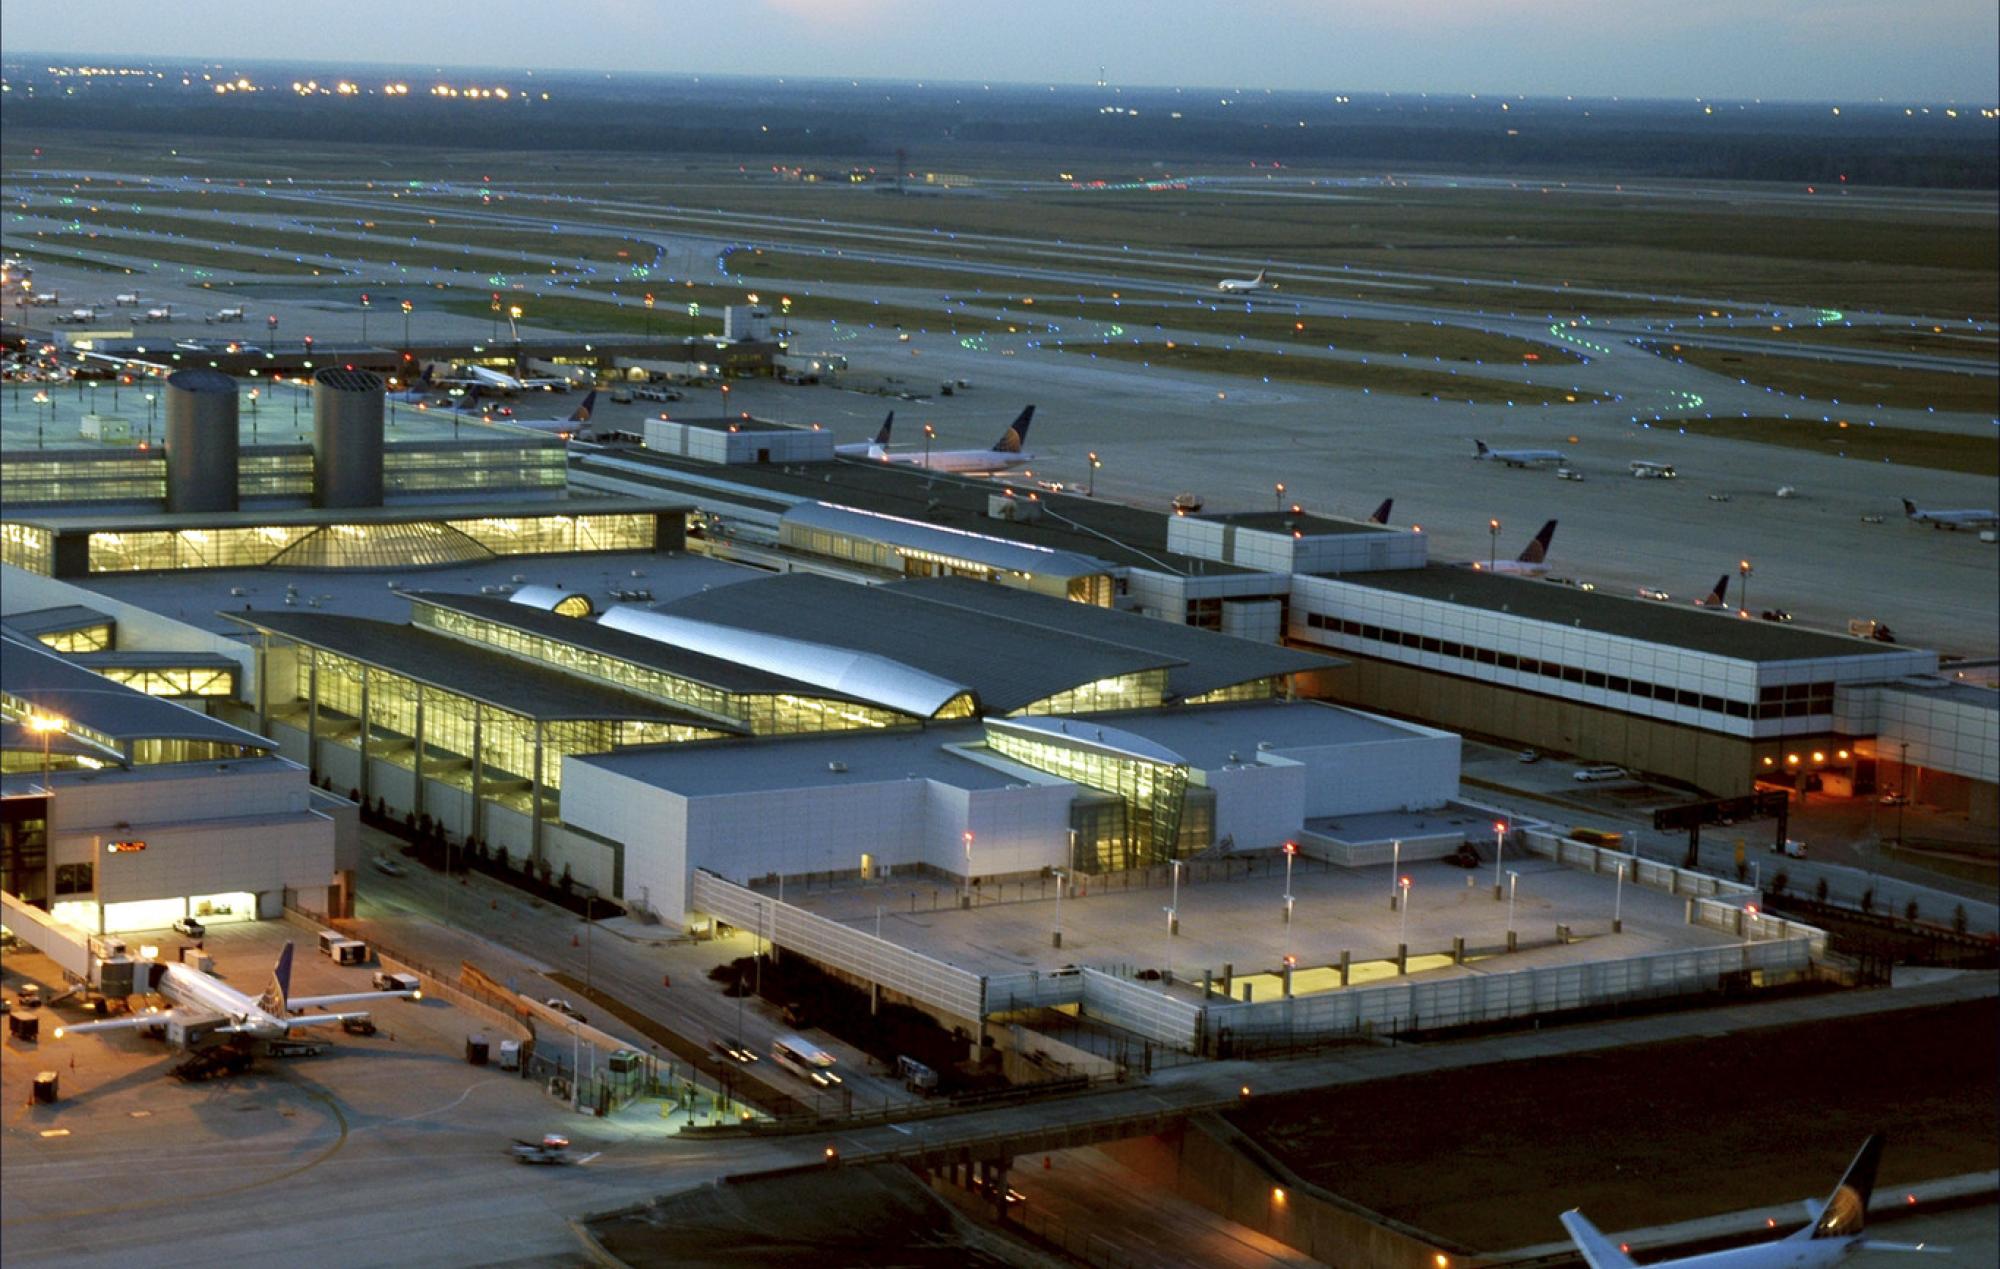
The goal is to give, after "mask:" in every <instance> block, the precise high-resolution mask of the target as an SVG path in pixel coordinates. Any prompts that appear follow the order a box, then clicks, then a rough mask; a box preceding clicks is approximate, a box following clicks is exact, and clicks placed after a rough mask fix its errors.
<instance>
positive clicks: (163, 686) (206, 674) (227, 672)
mask: <svg viewBox="0 0 2000 1269" xmlns="http://www.w3.org/2000/svg"><path fill="white" fill-rule="evenodd" d="M92 668H94V669H96V670H97V672H98V673H99V674H102V675H103V676H104V677H105V678H107V679H110V680H111V681H112V682H114V683H123V684H124V685H125V686H127V687H129V688H132V689H134V690H136V691H140V692H144V693H145V694H146V695H148V696H166V697H181V696H229V697H233V696H235V695H236V671H235V669H234V668H225V667H222V666H178V667H176V666H164V667H161V666H149V667H145V668H138V667H134V666H123V665H110V666H103V667H92Z"/></svg>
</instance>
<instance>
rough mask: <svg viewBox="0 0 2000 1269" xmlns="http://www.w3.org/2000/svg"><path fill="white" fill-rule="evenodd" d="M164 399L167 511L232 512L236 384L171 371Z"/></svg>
mask: <svg viewBox="0 0 2000 1269" xmlns="http://www.w3.org/2000/svg"><path fill="white" fill-rule="evenodd" d="M166 395H167V510H169V511H234V510H236V468H237V441H236V380H234V379H232V378H230V377H229V376H228V375H226V374H223V373H222V372H221V371H220V370H209V369H206V368H202V369H188V370H176V371H174V372H173V373H172V374H170V375H168V376H167V393H166Z"/></svg>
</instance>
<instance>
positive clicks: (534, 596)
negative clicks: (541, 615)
mask: <svg viewBox="0 0 2000 1269" xmlns="http://www.w3.org/2000/svg"><path fill="white" fill-rule="evenodd" d="M572 598H574V599H581V600H582V601H583V603H584V609H583V611H584V612H585V613H586V614H587V613H590V612H593V611H595V610H596V605H594V604H592V603H591V602H590V596H588V595H586V594H584V593H583V592H582V591H580V590H564V589H563V588H562V587H560V586H523V587H521V588H520V589H519V590H517V591H515V592H514V593H513V594H511V595H509V596H507V602H509V603H514V604H523V605H525V606H527V607H529V608H535V609H539V610H540V611H542V612H554V611H556V606H557V605H558V604H560V603H562V601H563V600H565V599H572ZM563 615H564V616H568V614H567V613H565V614H563Z"/></svg>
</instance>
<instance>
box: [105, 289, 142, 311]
mask: <svg viewBox="0 0 2000 1269" xmlns="http://www.w3.org/2000/svg"><path fill="white" fill-rule="evenodd" d="M111 302H112V304H114V305H116V306H117V307H119V308H137V307H138V306H139V293H138V292H137V291H120V292H119V293H118V294H116V295H114V296H112V297H111Z"/></svg>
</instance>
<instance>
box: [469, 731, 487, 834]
mask: <svg viewBox="0 0 2000 1269" xmlns="http://www.w3.org/2000/svg"><path fill="white" fill-rule="evenodd" d="M485 722H486V710H485V707H483V706H481V705H480V704H478V703H477V702H474V704H473V706H472V774H471V777H470V781H471V783H470V787H471V789H472V814H470V815H468V816H466V817H465V835H466V836H467V837H477V838H479V839H481V840H482V841H483V840H485V837H486V834H485V832H484V831H482V830H484V829H485V827H486V802H485V799H484V798H483V796H482V791H481V789H480V785H482V784H484V783H485V782H486V762H485V759H484V757H483V755H484V753H485V750H486V740H485V736H484V734H483V733H484V724H485Z"/></svg>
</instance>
